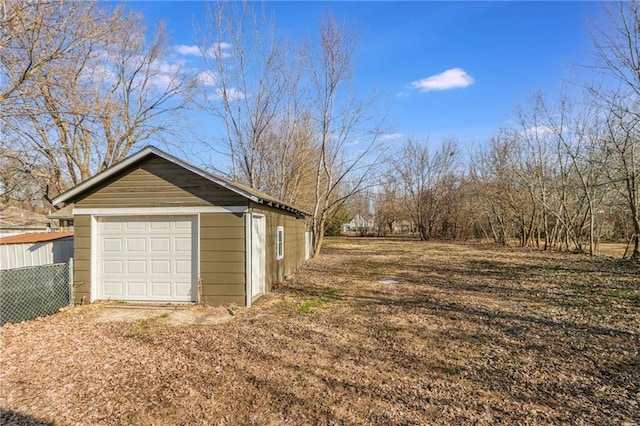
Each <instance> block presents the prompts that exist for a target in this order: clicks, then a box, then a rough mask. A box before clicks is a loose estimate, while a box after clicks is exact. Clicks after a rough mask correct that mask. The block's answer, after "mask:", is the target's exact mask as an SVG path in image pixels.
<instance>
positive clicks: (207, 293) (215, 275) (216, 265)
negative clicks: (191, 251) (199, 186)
mask: <svg viewBox="0 0 640 426" xmlns="http://www.w3.org/2000/svg"><path fill="white" fill-rule="evenodd" d="M245 262H246V259H245V230H244V217H243V216H242V215H237V214H232V213H211V214H201V215H200V279H201V280H202V295H203V301H204V303H205V304H208V305H221V304H228V303H236V304H239V305H244V303H245V283H246V276H245V264H246V263H245Z"/></svg>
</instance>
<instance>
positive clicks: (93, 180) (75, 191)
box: [52, 145, 309, 216]
mask: <svg viewBox="0 0 640 426" xmlns="http://www.w3.org/2000/svg"><path fill="white" fill-rule="evenodd" d="M153 155H156V156H158V157H160V158H163V159H165V160H166V161H169V162H171V163H173V164H176V165H178V166H180V167H182V168H184V169H187V170H189V171H191V172H193V173H195V174H197V175H199V176H202V177H203V178H205V179H207V180H209V181H211V182H213V183H215V184H218V185H220V186H222V187H224V188H226V189H228V190H230V191H232V192H234V193H236V194H238V195H240V196H242V197H245V198H246V199H248V200H251V201H253V202H255V203H258V204H265V205H269V206H272V207H275V208H278V209H282V210H286V211H290V212H292V213H295V214H296V215H299V216H308V215H309V214H308V213H306V212H305V211H303V210H300V209H298V208H296V207H293V206H290V205H288V204H285V203H284V202H282V201H280V200H278V199H276V198H274V197H271V196H270V195H268V194H265V193H263V192H261V191H258V190H256V189H253V188H251V187H249V186H246V185H243V184H241V183H238V182H233V181H230V180H228V179H225V178H223V177H221V176H217V175H214V174H212V173H209V172H207V171H205V170H202V169H200V168H198V167H196V166H194V165H192V164H189V163H187V162H186V161H183V160H180V159H179V158H177V157H174V156H173V155H171V154H168V153H166V152H164V151H162V150H160V149H158V148H156V147H155V146H151V145H149V146H147V147H145V148H143V149H141V150H140V151H138V152H136V153H135V154H133V155H131V156H129V157H127V158H125V159H124V160H122V161H120V162H119V163H117V164H115V165H113V166H111V167H109V168H108V169H105V170H103V171H102V172H100V173H98V174H96V175H94V176H92V177H90V178H89V179H87V180H85V181H84V182H81V183H80V184H78V185H76V186H75V187H73V188H71V189H69V190H68V191H66V192H64V193H62V194H60V195H58V196H57V197H55V198H54V199H53V200H52V203H53V205H54V206H63V205H65V204H66V203H68V202H73V201H75V200H76V199H77V197H79V196H80V195H82V194H84V193H86V192H87V191H89V190H91V189H92V188H94V187H96V186H97V185H99V184H101V183H103V182H105V181H106V180H108V179H109V178H111V177H113V176H115V175H116V174H117V173H119V172H121V171H123V170H124V169H126V168H128V167H130V166H133V165H134V164H136V163H138V162H140V161H142V160H144V159H146V158H148V157H150V156H153Z"/></svg>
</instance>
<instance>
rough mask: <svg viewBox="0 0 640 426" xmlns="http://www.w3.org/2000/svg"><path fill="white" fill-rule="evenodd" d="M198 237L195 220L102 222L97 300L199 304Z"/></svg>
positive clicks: (165, 218) (153, 218)
mask: <svg viewBox="0 0 640 426" xmlns="http://www.w3.org/2000/svg"><path fill="white" fill-rule="evenodd" d="M195 231H196V220H195V217H191V216H132V217H102V218H99V219H98V247H99V250H98V292H99V293H100V294H99V298H100V299H112V300H130V301H170V302H190V301H195V300H196V295H197V284H196V276H197V268H196V265H197V263H196V262H197V246H196V245H195V243H196V241H197V238H196V237H195Z"/></svg>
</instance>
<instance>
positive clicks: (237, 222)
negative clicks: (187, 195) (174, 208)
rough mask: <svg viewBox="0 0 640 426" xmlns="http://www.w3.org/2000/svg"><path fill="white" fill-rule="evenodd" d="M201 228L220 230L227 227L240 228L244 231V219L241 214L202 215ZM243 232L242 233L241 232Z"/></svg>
mask: <svg viewBox="0 0 640 426" xmlns="http://www.w3.org/2000/svg"><path fill="white" fill-rule="evenodd" d="M200 226H201V227H202V228H222V227H227V226H235V227H240V228H242V229H243V230H244V217H243V216H242V214H233V213H229V214H226V213H225V214H203V215H201V216H200ZM243 232H244V231H243Z"/></svg>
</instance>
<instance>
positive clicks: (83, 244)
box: [73, 216, 91, 303]
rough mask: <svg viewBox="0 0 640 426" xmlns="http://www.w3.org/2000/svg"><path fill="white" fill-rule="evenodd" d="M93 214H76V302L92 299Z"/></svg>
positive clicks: (74, 261)
mask: <svg viewBox="0 0 640 426" xmlns="http://www.w3.org/2000/svg"><path fill="white" fill-rule="evenodd" d="M90 242H91V216H76V217H75V229H74V248H73V251H74V253H73V258H74V259H73V287H74V295H75V296H74V299H75V303H81V302H83V301H84V302H85V303H88V302H89V301H90V300H91V297H90V291H91V243H90Z"/></svg>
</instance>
